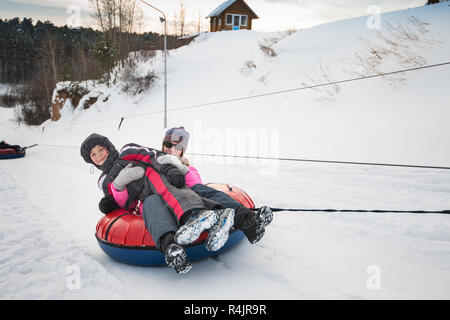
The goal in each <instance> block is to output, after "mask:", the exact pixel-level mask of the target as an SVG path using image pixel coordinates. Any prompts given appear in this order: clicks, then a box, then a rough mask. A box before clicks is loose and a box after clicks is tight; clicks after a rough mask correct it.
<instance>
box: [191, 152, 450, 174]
mask: <svg viewBox="0 0 450 320" xmlns="http://www.w3.org/2000/svg"><path fill="white" fill-rule="evenodd" d="M189 154H190V155H193V156H209V157H224V158H248V159H258V160H280V161H299V162H320V163H338V164H356V165H366V166H386V167H407V168H421V169H447V170H448V169H450V167H439V166H419V165H410V164H396V163H377V162H355V161H335V160H316V159H301V158H273V157H259V156H235V155H227V154H202V153H189Z"/></svg>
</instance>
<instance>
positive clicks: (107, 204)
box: [98, 195, 120, 214]
mask: <svg viewBox="0 0 450 320" xmlns="http://www.w3.org/2000/svg"><path fill="white" fill-rule="evenodd" d="M98 208H99V209H100V211H101V212H103V213H104V214H108V213H110V212H112V211H114V210H117V209H120V207H119V205H118V204H117V202H116V201H115V200H114V197H113V196H112V195H109V196H105V197H103V198H102V200H100V202H99V204H98Z"/></svg>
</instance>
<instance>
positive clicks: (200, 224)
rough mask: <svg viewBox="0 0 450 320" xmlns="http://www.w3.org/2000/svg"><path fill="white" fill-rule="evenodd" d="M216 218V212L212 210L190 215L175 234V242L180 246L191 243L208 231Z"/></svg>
mask: <svg viewBox="0 0 450 320" xmlns="http://www.w3.org/2000/svg"><path fill="white" fill-rule="evenodd" d="M218 218H219V216H218V214H217V212H216V211H213V210H202V211H200V212H199V213H196V214H192V215H191V216H190V217H189V218H188V219H187V221H186V222H185V223H184V224H183V225H182V226H181V227H180V228H179V229H178V230H177V232H176V233H175V242H176V243H178V244H180V245H182V246H184V245H187V244H190V243H193V242H194V241H195V240H197V239H198V237H200V234H201V233H202V232H203V231H205V230H208V229H210V228H211V227H212V226H213V225H214V224H215V223H216V222H217V220H218Z"/></svg>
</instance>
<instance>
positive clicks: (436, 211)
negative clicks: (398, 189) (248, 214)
mask: <svg viewBox="0 0 450 320" xmlns="http://www.w3.org/2000/svg"><path fill="white" fill-rule="evenodd" d="M258 209H259V208H254V209H252V210H254V211H257V210H258ZM271 209H272V211H273V212H279V211H301V212H374V213H437V214H450V210H435V211H433V210H432V211H429V210H378V209H375V210H365V209H363V210H360V209H292V208H271Z"/></svg>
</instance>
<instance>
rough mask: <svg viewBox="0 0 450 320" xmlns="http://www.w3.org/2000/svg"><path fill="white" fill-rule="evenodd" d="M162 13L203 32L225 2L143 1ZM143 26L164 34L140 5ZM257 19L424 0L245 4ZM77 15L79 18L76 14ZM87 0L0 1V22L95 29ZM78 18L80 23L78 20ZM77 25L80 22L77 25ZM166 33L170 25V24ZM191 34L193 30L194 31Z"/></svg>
mask: <svg viewBox="0 0 450 320" xmlns="http://www.w3.org/2000/svg"><path fill="white" fill-rule="evenodd" d="M146 1H147V2H148V3H151V4H152V5H154V6H156V7H158V8H159V9H161V10H162V11H164V12H165V13H166V15H167V17H168V20H169V21H170V20H172V19H173V18H174V15H175V12H177V9H178V10H179V7H180V2H183V4H184V6H185V7H186V16H187V18H186V20H187V21H190V22H191V23H192V25H196V24H197V21H198V17H199V16H200V17H201V21H202V24H203V26H202V31H206V30H208V19H205V17H206V16H207V15H208V14H209V13H210V12H211V11H213V10H214V9H215V8H217V7H218V6H219V5H220V4H221V3H223V2H224V1H225V0H146ZM137 2H138V3H139V5H140V6H142V7H143V8H144V18H145V24H144V26H143V27H142V30H141V31H154V32H160V33H161V32H163V28H162V24H161V23H160V22H159V19H158V12H156V11H155V10H153V9H151V8H149V7H147V6H145V5H143V4H142V3H140V1H139V0H137ZM246 3H247V4H248V5H249V6H250V7H251V8H252V9H253V11H255V13H256V14H257V15H258V16H259V19H258V20H254V21H253V30H256V31H281V30H288V29H302V28H308V27H311V26H314V25H317V24H321V23H326V22H330V21H335V20H342V19H346V18H351V17H357V16H365V15H368V14H369V12H368V11H367V10H368V8H370V7H371V6H377V7H378V8H379V10H380V12H382V13H383V12H388V11H394V10H401V9H406V8H413V7H417V6H422V5H424V4H425V3H426V0H246ZM78 12H80V14H79V15H78V14H77V13H78ZM90 12H91V8H90V6H89V1H88V0H69V1H63V0H0V18H2V19H5V18H14V17H20V18H23V17H27V18H30V17H31V18H33V21H34V22H37V21H38V20H41V21H45V20H49V21H51V22H53V23H54V24H55V25H66V24H68V25H72V26H74V25H76V24H77V23H79V24H80V25H81V26H83V27H92V28H97V27H98V26H96V24H95V22H94V20H93V19H92V17H91V15H90ZM78 16H79V19H77V17H78ZM78 21H79V22H78ZM169 28H170V29H169V32H170V31H172V24H171V23H170V24H169ZM193 32H194V30H193Z"/></svg>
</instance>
